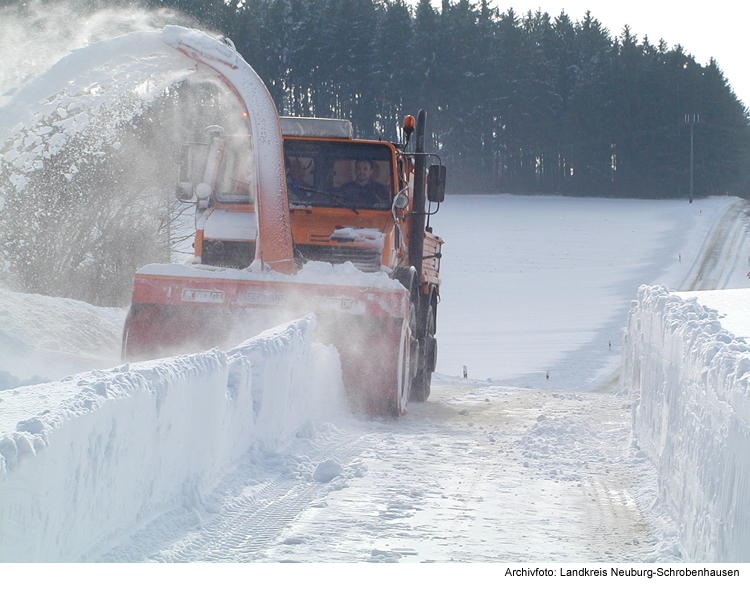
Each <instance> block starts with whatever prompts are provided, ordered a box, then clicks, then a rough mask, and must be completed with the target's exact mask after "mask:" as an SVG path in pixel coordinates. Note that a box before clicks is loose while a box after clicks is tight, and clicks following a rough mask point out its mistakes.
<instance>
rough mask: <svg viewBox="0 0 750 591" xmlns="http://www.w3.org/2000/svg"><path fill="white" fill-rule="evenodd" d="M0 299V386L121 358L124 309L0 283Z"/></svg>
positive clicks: (46, 379) (96, 366) (95, 366)
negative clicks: (44, 294) (4, 285)
mask: <svg viewBox="0 0 750 591" xmlns="http://www.w3.org/2000/svg"><path fill="white" fill-rule="evenodd" d="M0 301H2V303H3V305H2V307H1V308H0V391H1V390H5V389H8V388H16V387H18V386H26V385H29V384H35V383H39V382H49V381H52V380H59V379H62V378H64V377H65V376H69V375H71V374H73V373H79V372H82V371H88V370H91V369H99V368H105V367H112V366H113V365H117V364H118V363H119V361H120V346H121V342H122V326H123V323H124V322H125V310H121V309H120V308H100V307H97V306H92V305H91V304H87V303H86V302H79V301H76V300H70V299H66V298H53V297H48V296H43V295H38V294H31V293H17V292H14V291H10V290H7V289H1V288H0ZM0 409H2V407H1V406H0ZM0 412H2V410H0Z"/></svg>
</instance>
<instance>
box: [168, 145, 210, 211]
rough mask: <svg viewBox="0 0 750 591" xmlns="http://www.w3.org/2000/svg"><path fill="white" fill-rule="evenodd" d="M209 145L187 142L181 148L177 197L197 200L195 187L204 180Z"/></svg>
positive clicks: (183, 199)
mask: <svg viewBox="0 0 750 591" xmlns="http://www.w3.org/2000/svg"><path fill="white" fill-rule="evenodd" d="M207 156H208V146H207V145H205V144H186V145H184V146H182V148H180V165H179V168H178V171H177V186H176V187H175V197H176V198H177V199H179V200H180V201H184V202H187V203H192V202H193V201H195V188H196V186H197V185H198V183H200V182H201V181H202V180H203V170H204V168H205V166H206V158H207Z"/></svg>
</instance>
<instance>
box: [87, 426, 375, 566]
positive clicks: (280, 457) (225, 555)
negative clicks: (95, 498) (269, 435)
mask: <svg viewBox="0 0 750 591" xmlns="http://www.w3.org/2000/svg"><path fill="white" fill-rule="evenodd" d="M360 438H361V436H360V435H359V434H356V433H355V434H352V433H350V432H346V431H341V430H333V431H331V432H329V433H327V434H326V435H325V436H323V437H315V438H314V439H313V440H310V439H307V438H302V439H297V440H296V441H294V442H293V443H292V444H291V445H290V446H289V447H288V448H287V449H286V450H284V451H283V452H280V453H277V452H268V451H255V452H250V453H249V454H248V457H247V458H246V459H245V460H244V461H242V462H240V464H239V465H238V466H237V468H236V469H235V470H233V471H232V472H231V473H230V474H228V475H227V477H225V479H224V480H223V481H222V482H221V483H220V484H219V485H218V486H217V488H216V489H215V490H214V492H213V493H211V495H209V496H208V497H207V498H206V499H198V500H197V501H196V502H195V506H192V507H181V508H179V509H175V510H173V511H170V512H167V513H165V514H163V515H161V516H159V517H158V518H156V519H155V520H153V521H152V522H150V523H148V524H147V525H145V526H144V527H143V528H141V529H140V530H139V531H137V532H135V533H134V534H132V535H131V536H130V537H128V538H127V539H125V540H124V541H123V542H122V543H120V544H119V545H118V546H116V547H115V548H113V549H112V550H110V551H109V552H107V553H106V554H104V555H103V556H101V558H100V559H99V560H100V561H103V562H141V561H147V562H250V561H259V560H263V552H264V550H265V549H266V548H267V547H268V546H270V545H272V544H277V543H279V537H280V536H281V534H282V532H283V531H284V529H285V528H287V527H288V525H289V524H290V523H291V522H292V521H293V520H294V519H295V518H296V517H297V516H298V515H299V514H300V513H301V512H303V511H305V510H307V509H309V508H310V507H311V506H314V504H315V500H316V498H317V497H319V496H320V495H321V494H323V493H325V491H326V490H327V489H328V488H330V486H331V485H330V484H324V483H319V482H315V481H314V480H312V479H311V474H312V471H313V470H314V469H315V467H316V466H317V464H318V463H319V462H320V461H322V460H324V459H329V458H335V459H336V460H337V461H338V462H339V463H342V464H351V463H352V461H351V460H352V457H353V456H355V455H357V453H359V451H360V446H359V445H358V441H359V439H360ZM321 440H322V441H321ZM279 472H282V473H281V474H279ZM334 486H335V485H334ZM289 543H294V541H293V540H292V541H291V542H289Z"/></svg>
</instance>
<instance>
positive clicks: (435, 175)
mask: <svg viewBox="0 0 750 591" xmlns="http://www.w3.org/2000/svg"><path fill="white" fill-rule="evenodd" d="M427 201H429V202H431V203H442V202H443V201H445V166H443V165H441V164H432V165H431V166H430V168H429V170H428V172H427Z"/></svg>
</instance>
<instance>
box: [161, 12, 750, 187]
mask: <svg viewBox="0 0 750 591" xmlns="http://www.w3.org/2000/svg"><path fill="white" fill-rule="evenodd" d="M149 3H150V4H151V5H154V6H160V7H165V6H167V7H172V8H175V9H178V10H180V11H182V12H184V13H187V14H189V15H191V16H192V17H194V18H195V19H197V21H199V22H200V23H201V24H203V25H204V26H206V27H209V28H211V29H213V30H215V31H218V32H221V33H223V34H225V35H227V36H228V37H230V38H231V39H232V40H233V42H234V43H235V45H236V47H237V49H238V51H239V52H240V53H241V54H242V55H243V56H244V57H245V59H246V60H247V62H248V63H250V64H251V65H252V66H253V68H255V69H256V71H257V72H258V73H259V74H260V76H261V77H262V78H263V80H264V81H265V83H266V85H267V86H268V88H269V90H270V92H271V94H272V96H273V98H274V100H275V101H276V104H277V107H278V109H279V111H280V112H281V113H283V114H288V115H301V116H318V117H342V118H347V119H350V120H351V121H352V123H353V125H354V128H355V130H356V133H357V134H358V136H359V137H367V138H369V137H381V138H383V139H389V140H396V139H397V131H396V127H397V122H398V121H400V119H401V118H402V117H403V115H404V114H407V113H415V112H416V110H417V109H420V108H424V109H426V111H427V112H428V123H429V127H430V130H431V132H430V140H431V146H430V147H431V148H432V149H433V150H436V151H439V152H440V154H441V155H442V157H443V159H444V161H445V163H446V164H447V165H448V166H449V174H450V181H451V183H450V184H451V187H450V188H451V190H453V191H456V192H513V193H555V194H563V195H605V196H622V197H676V196H687V195H688V193H689V190H690V160H691V158H690V145H691V137H690V136H691V133H692V134H693V162H694V192H695V195H696V196H698V195H708V194H725V193H732V194H741V195H747V194H748V193H750V173H749V172H748V171H749V170H750V166H748V164H750V125H749V119H748V111H747V109H746V108H745V106H744V105H743V104H742V102H740V101H739V100H738V98H737V97H736V96H735V94H734V93H733V92H732V90H731V87H730V86H729V83H728V81H727V79H726V78H725V76H724V74H723V72H722V71H721V69H720V67H719V65H718V64H717V63H716V62H715V61H713V60H712V61H710V62H709V63H708V64H706V65H702V64H700V63H698V62H696V60H695V58H694V57H693V56H691V55H690V54H689V53H687V52H686V50H685V48H683V47H682V46H680V45H677V46H673V47H668V46H667V43H666V42H665V41H663V40H660V41H659V42H658V43H657V44H653V43H652V42H651V41H650V40H649V39H648V38H643V39H638V38H637V37H636V36H635V35H634V34H633V33H632V31H631V30H630V29H629V28H628V27H626V28H625V29H624V30H623V31H622V32H621V34H619V35H618V36H613V35H612V34H610V32H609V31H608V30H607V29H606V28H605V26H604V25H603V24H602V23H601V22H599V21H598V20H597V19H596V18H594V16H593V15H592V14H591V13H588V12H587V13H586V14H585V15H584V16H583V17H582V18H581V19H580V20H573V19H572V18H571V17H570V16H568V15H567V14H565V13H561V14H560V15H558V16H555V17H552V16H550V15H549V14H547V13H543V12H535V13H532V12H529V13H526V14H524V15H519V14H516V13H515V12H514V11H513V10H512V9H508V10H506V11H504V12H501V11H500V10H499V9H498V8H495V7H491V6H490V5H489V3H488V2H487V1H486V0H481V1H479V2H477V3H472V2H469V0H458V1H457V2H451V1H450V0H443V2H442V5H441V6H440V7H433V5H432V3H431V2H430V0H421V1H420V2H419V3H418V4H417V5H416V6H414V7H412V6H410V5H407V4H406V3H405V2H404V1H403V0H244V1H242V2H240V3H239V4H238V5H236V6H234V5H229V4H227V3H225V2H224V1H223V0H149ZM686 116H688V117H691V119H689V121H699V122H697V123H695V124H694V125H690V124H689V123H688V122H686ZM693 116H698V117H697V118H695V117H693Z"/></svg>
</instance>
